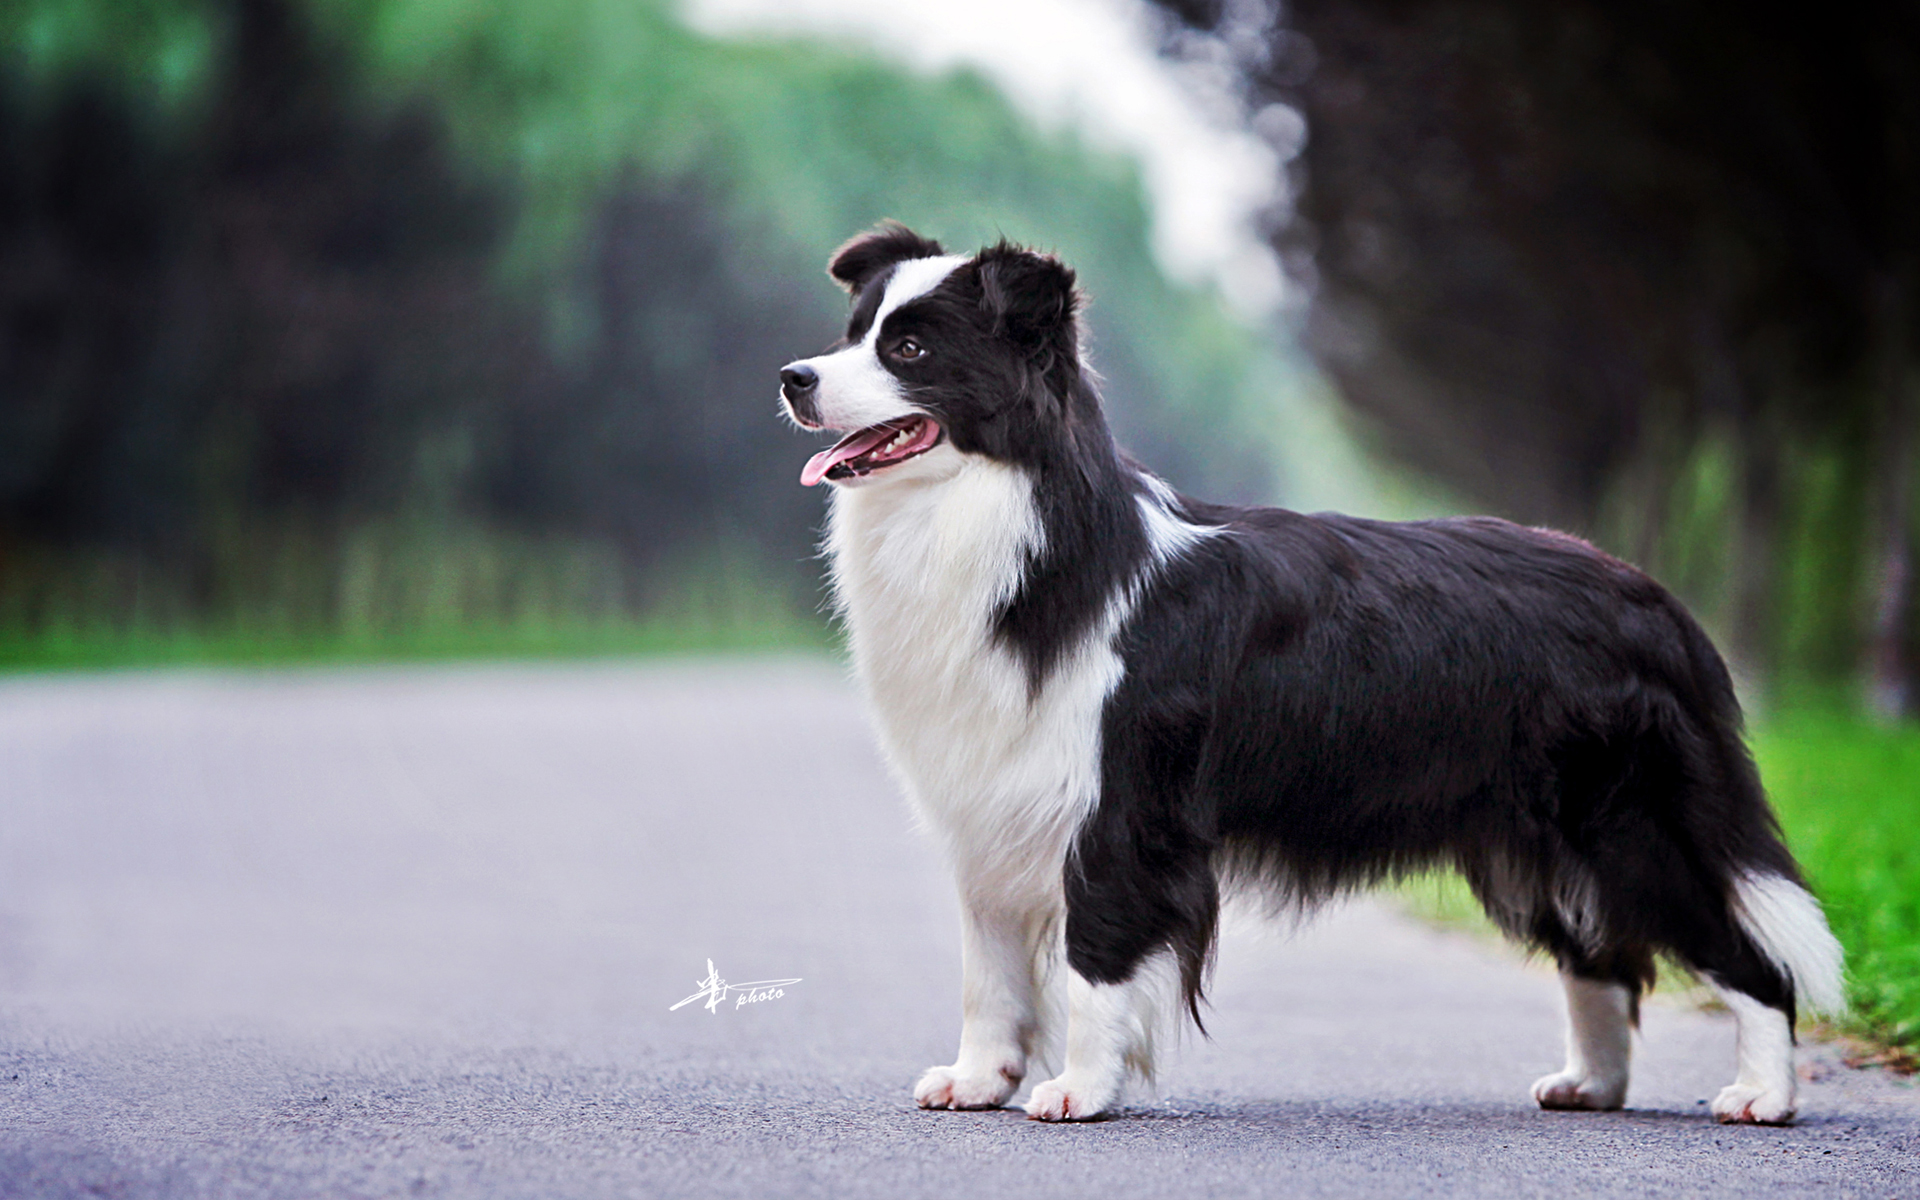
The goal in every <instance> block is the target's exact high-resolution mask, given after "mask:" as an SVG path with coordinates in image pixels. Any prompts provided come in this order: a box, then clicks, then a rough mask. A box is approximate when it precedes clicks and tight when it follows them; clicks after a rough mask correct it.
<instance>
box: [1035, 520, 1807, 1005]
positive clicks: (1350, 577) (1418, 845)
mask: <svg viewBox="0 0 1920 1200" xmlns="http://www.w3.org/2000/svg"><path fill="white" fill-rule="evenodd" d="M1183 507H1184V511H1185V513H1186V515H1187V516H1188V517H1189V518H1190V519H1191V520H1194V521H1196V522H1198V523H1202V524H1206V525H1211V526H1215V527H1217V528H1218V529H1219V530H1220V532H1219V533H1218V534H1216V535H1214V536H1212V537H1209V538H1207V539H1205V540H1203V541H1201V542H1200V543H1199V544H1198V545H1197V546H1196V547H1194V548H1193V549H1191V550H1190V551H1188V552H1187V553H1186V554H1184V555H1183V556H1181V557H1180V558H1178V559H1177V560H1175V561H1174V562H1173V563H1171V564H1169V565H1168V566H1167V567H1165V568H1164V569H1163V570H1161V571H1159V572H1158V573H1156V574H1155V576H1154V577H1153V578H1152V580H1151V582H1150V584H1149V585H1148V586H1147V588H1146V589H1145V592H1144V594H1143V595H1142V597H1141V599H1140V601H1139V603H1138V605H1137V606H1136V608H1135V610H1134V613H1133V616H1132V618H1131V619H1130V620H1128V621H1127V622H1126V623H1125V625H1124V626H1123V628H1122V631H1121V635H1120V647H1121V654H1122V658H1123V660H1124V662H1125V664H1126V674H1125V677H1124V679H1123V681H1122V682H1121V684H1120V686H1119V689H1118V690H1117V691H1116V692H1115V694H1114V695H1113V696H1112V698H1111V699H1110V700H1109V702H1108V705H1107V710H1106V715H1105V721H1104V728H1103V738H1104V746H1105V749H1104V752H1103V762H1102V774H1103V789H1102V795H1101V801H1100V806H1099V808H1098V810H1097V811H1096V813H1095V814H1094V816H1093V818H1092V819H1091V820H1090V821H1089V822H1088V823H1087V825H1086V826H1085V827H1084V828H1083V829H1082V831H1081V834H1080V838H1079V842H1078V846H1077V855H1076V862H1077V870H1076V871H1075V872H1074V873H1073V874H1071V875H1070V876H1069V880H1068V913H1069V916H1068V952H1069V959H1070V961H1072V962H1073V965H1074V966H1075V967H1076V969H1078V970H1080V971H1081V972H1082V973H1083V974H1085V975H1087V976H1088V977H1089V978H1093V979H1103V980H1112V979H1115V978H1121V977H1124V975H1125V973H1126V972H1128V971H1130V970H1131V967H1132V963H1134V962H1137V961H1138V958H1139V957H1141V956H1143V955H1144V954H1146V953H1150V952H1151V951H1152V950H1153V949H1155V948H1158V947H1159V946H1162V945H1165V946H1170V947H1171V948H1172V949H1173V950H1174V952H1175V953H1176V955H1177V956H1178V958H1179V961H1180V963H1181V966H1182V976H1183V980H1184V983H1185V986H1186V989H1187V998H1188V1003H1189V1006H1190V1007H1196V1012H1195V1015H1196V1018H1197V1015H1198V1013H1197V1002H1198V998H1199V992H1200V987H1201V983H1202V981H1203V978H1204V975H1205V970H1206V966H1207V962H1208V959H1209V956H1210V954H1211V948H1212V944H1213V938H1214V931H1215V922H1216V915H1217V910H1218V892H1217V890H1216V888H1215V885H1214V881H1215V879H1216V878H1224V879H1226V880H1227V881H1228V882H1229V883H1233V884H1240V885H1251V886H1254V887H1257V888H1259V889H1261V890H1263V891H1265V892H1266V893H1267V894H1268V895H1269V896H1270V897H1273V898H1275V899H1277V900H1279V901H1281V902H1283V903H1293V904H1311V903H1314V902H1317V901H1319V900H1322V899H1324V898H1326V897H1328V896H1330V895H1333V894H1335V893H1338V892H1340V891H1343V890H1345V889H1349V888H1354V887H1358V886H1362V885H1365V884H1369V883H1373V882H1376V881H1378V880H1381V879H1383V878H1387V877H1391V876H1395V875H1398V874H1401V873H1404V872H1408V871H1413V870H1418V869H1421V868H1424V867H1428V866H1435V865H1438V866H1451V867H1455V868H1458V869H1459V870H1460V871H1461V873H1462V874H1463V875H1464V876H1465V877H1466V879H1467V880H1468V882H1469V883H1470V884H1471V885H1472V887H1473V889H1474V892H1475V894H1476V895H1477V896H1478V897H1479V899H1480V900H1481V902H1482V904H1483V905H1484V906H1485V907H1486V909H1487V911H1488V913H1489V915H1490V916H1491V917H1492V918H1493V920H1494V921H1495V922H1496V923H1498V924H1499V925H1500V926H1501V928H1502V929H1504V930H1505V931H1506V932H1507V933H1509V934H1510V935H1512V936H1514V937H1516V938H1518V939H1520V940H1522V941H1523V942H1526V943H1528V944H1530V945H1533V946H1536V947H1538V948H1541V949H1543V950H1546V951H1548V952H1550V953H1552V954H1553V955H1554V956H1555V957H1556V958H1557V959H1558V960H1559V961H1560V963H1561V964H1562V965H1563V966H1564V967H1566V968H1567V969H1569V970H1571V971H1573V972H1574V973H1576V974H1579V975H1583V976H1587V977H1591V978H1598V979H1606V980H1612V981H1617V982H1619V983H1622V984H1626V985H1627V986H1628V987H1629V988H1630V989H1633V990H1634V991H1635V992H1636V994H1637V991H1638V989H1639V988H1641V987H1643V986H1646V985H1648V984H1650V983H1651V982H1652V977H1653V956H1654V955H1655V954H1656V953H1659V952H1667V953H1671V954H1673V955H1674V956H1675V957H1677V958H1678V959H1679V960H1681V961H1682V962H1684V963H1686V964H1688V965H1689V966H1691V967H1693V968H1695V969H1697V970H1700V971H1702V972H1703V973H1705V974H1707V975H1709V976H1710V977H1712V978H1714V979H1715V980H1717V981H1718V982H1721V983H1723V984H1726V985H1728V986H1731V987H1734V988H1736V989H1737V990H1739V991H1743V992H1746V993H1747V994H1749V995H1752V996H1754V997H1756V998H1757V999H1760V1000H1761V1001H1763V1002H1764V1003H1767V1004H1771V1005H1773V1006H1775V1007H1780V1008H1783V1009H1785V1010H1786V1011H1788V1012H1789V1013H1791V1012H1792V1005H1793V996H1792V989H1791V985H1790V983H1789V981H1788V980H1787V979H1786V978H1785V977H1784V976H1783V975H1782V973H1781V972H1780V970H1779V969H1778V968H1777V967H1776V966H1775V965H1774V964H1773V963H1772V962H1771V961H1769V960H1768V959H1767V958H1766V957H1765V956H1764V955H1763V954H1762V953H1761V952H1760V951H1759V949H1758V948H1757V947H1755V946H1754V945H1753V944H1752V942H1751V941H1750V939H1749V938H1748V937H1747V935H1746V934H1745V933H1744V932H1742V931H1741V929H1740V928H1739V926H1738V924H1737V923H1736V921H1735V919H1734V917H1733V914H1732V911H1731V908H1730V901H1731V897H1732V892H1733V883H1734V880H1735V879H1736V878H1737V876H1738V875H1739V874H1740V873H1742V872H1753V873H1760V874H1772V875H1779V876H1783V877H1785V878H1787V879H1794V880H1797V878H1798V874H1797V871H1796V870H1795V867H1794V863H1793V860H1792V858H1791V856H1790V855H1789V854H1788V852H1787V851H1786V849H1785V847H1784V846H1783V845H1782V844H1781V842H1780V839H1779V835H1778V832H1777V829H1776V828H1775V825H1774V821H1773V817H1772V814H1771V812H1770V811H1769V809H1768V808H1767V805H1766V801H1765V799H1764V796H1763V794H1762V792H1761V788H1760V783H1759V777H1758V775H1757V773H1756V771H1755V769H1754V766H1753V763H1752V760H1751V758H1750V757H1749V756H1748V754H1747V751H1746V748H1745V745H1744V744H1743V742H1742V740H1741V736H1740V714H1739V708H1738V705H1737V704H1736V702H1735V699H1734V695H1733V688H1732V683H1731V681H1730V680H1729V678H1728V675H1727V672H1726V669H1725V667H1724V666H1723V665H1722V663H1721V660H1720V658H1719V656H1718V655H1717V654H1716V653H1715V652H1714V650H1713V647H1712V646H1711V644H1710V643H1709V642H1708V641H1707V638H1706V636H1705V635H1704V634H1703V633H1702V632H1701V631H1700V629H1699V627H1698V625H1696V624H1695V623H1694V621H1693V620H1692V618H1691V617H1689V616H1688V615H1687V613H1686V612H1685V611H1684V610H1683V609H1682V608H1681V606H1680V605H1679V603H1678V602H1677V601H1675V600H1674V599H1673V597H1672V596H1671V595H1669V594H1668V593H1667V592H1666V591H1665V590H1664V589H1663V588H1661V587H1660V586H1659V585H1658V584H1656V583H1654V582H1653V581H1652V580H1651V579H1649V578H1648V577H1647V576H1646V575H1644V574H1642V573H1641V572H1640V571H1638V570H1636V569H1634V568H1632V567H1630V566H1627V565H1626V564H1624V563H1621V562H1619V561H1617V560H1615V559H1613V558H1610V557H1608V556H1607V555H1605V554H1603V553H1601V552H1600V551H1598V550H1596V549H1594V548H1593V547H1592V546H1589V545H1588V544H1586V543H1585V542H1582V541H1580V540H1578V539H1575V538H1572V537H1568V536H1566V535H1564V534H1559V533H1553V532H1550V531H1545V530H1536V529H1526V528H1522V527H1519V526H1516V525H1512V524H1509V523H1507V522H1504V521H1498V520H1493V519H1489V518H1466V519H1456V520H1441V521H1420V522H1411V523H1406V524H1395V523H1390V522H1382V521H1368V520H1360V519H1357V518H1352V517H1342V516H1334V515H1317V516H1304V515H1301V514H1298V513H1292V512H1286V511H1282V510H1275V509H1234V508H1224V507H1218V506H1213V505H1206V504H1201V503H1197V502H1192V501H1186V502H1184V504H1183ZM1142 894H1144V895H1146V896H1148V897H1150V899H1149V901H1148V902H1147V903H1144V904H1143V903H1142V902H1141V901H1140V899H1139V896H1140V895H1142Z"/></svg>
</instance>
